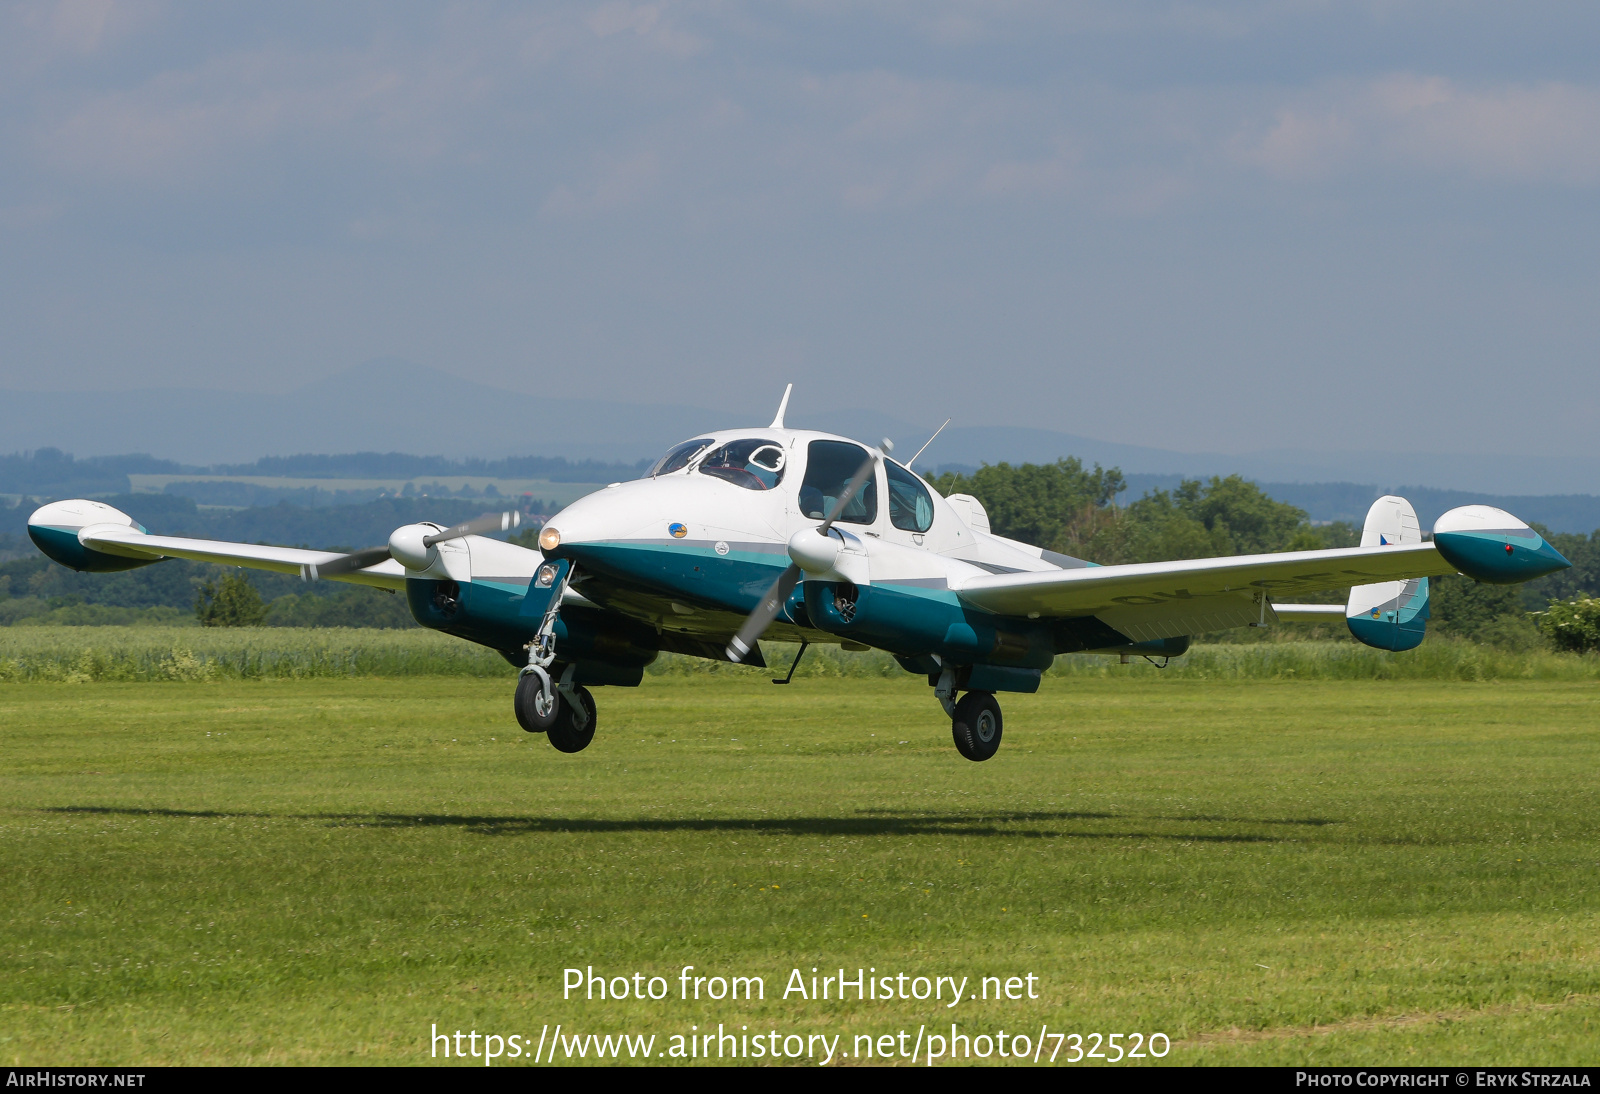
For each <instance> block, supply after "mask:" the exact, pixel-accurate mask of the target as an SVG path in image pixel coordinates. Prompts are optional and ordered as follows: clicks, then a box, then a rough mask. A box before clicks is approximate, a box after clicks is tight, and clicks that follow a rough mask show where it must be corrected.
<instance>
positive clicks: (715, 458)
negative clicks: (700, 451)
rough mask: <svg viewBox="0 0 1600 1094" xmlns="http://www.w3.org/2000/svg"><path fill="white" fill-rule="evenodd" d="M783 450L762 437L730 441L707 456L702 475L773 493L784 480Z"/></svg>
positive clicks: (702, 467) (701, 470) (701, 468)
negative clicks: (772, 490)
mask: <svg viewBox="0 0 1600 1094" xmlns="http://www.w3.org/2000/svg"><path fill="white" fill-rule="evenodd" d="M785 462H786V461H785V459H784V451H783V448H782V447H781V446H780V445H779V444H778V443H777V442H775V441H769V440H765V439H763V438H760V437H749V438H741V439H740V440H737V441H729V442H728V443H726V444H724V445H721V446H719V447H717V448H713V449H712V450H711V451H710V452H708V453H706V456H705V458H704V459H703V460H701V461H700V473H701V474H702V475H710V476H712V477H713V478H718V479H723V480H725V481H727V482H731V483H733V484H734V485H735V486H742V487H744V488H745V489H746V490H771V489H772V488H773V487H774V486H777V485H778V484H779V483H780V482H782V481H783V467H784V463H785Z"/></svg>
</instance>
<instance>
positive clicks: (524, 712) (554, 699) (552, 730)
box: [512, 670, 597, 752]
mask: <svg viewBox="0 0 1600 1094" xmlns="http://www.w3.org/2000/svg"><path fill="white" fill-rule="evenodd" d="M570 675H571V672H570V670H569V671H568V673H566V674H564V678H563V681H562V683H561V684H560V685H559V686H556V687H550V688H546V687H545V685H544V681H543V680H542V679H540V675H539V674H538V673H533V672H525V673H523V674H522V676H521V677H519V678H518V680H517V692H516V697H515V699H514V700H513V703H512V705H513V708H514V709H515V710H516V714H517V724H518V725H520V726H521V727H522V728H523V729H525V730H527V731H528V732H529V733H543V734H544V735H545V738H546V739H547V740H548V741H549V742H550V745H551V747H552V748H554V749H555V750H556V751H557V752H582V751H583V750H584V749H585V748H588V747H589V742H590V741H592V740H594V727H595V723H596V721H597V712H596V710H595V705H594V696H592V695H590V694H589V689H588V688H586V687H584V686H582V685H581V684H579V685H573V684H572V683H571V682H570V681H569V680H568V679H566V678H565V677H570Z"/></svg>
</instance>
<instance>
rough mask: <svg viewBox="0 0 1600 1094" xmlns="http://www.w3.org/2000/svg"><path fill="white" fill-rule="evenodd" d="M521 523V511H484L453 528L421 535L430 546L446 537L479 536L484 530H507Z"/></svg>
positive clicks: (424, 544)
mask: <svg viewBox="0 0 1600 1094" xmlns="http://www.w3.org/2000/svg"><path fill="white" fill-rule="evenodd" d="M521 523H522V514H521V513H485V514H484V515H483V516H481V517H478V518H477V519H475V520H469V521H467V522H466V523H465V524H458V525H456V526H455V527H454V528H446V529H445V530H444V531H442V532H438V533H435V534H434V535H431V536H423V537H422V545H423V546H424V547H432V546H433V545H434V544H435V543H443V542H444V541H445V540H447V539H460V538H461V537H462V536H481V535H483V534H484V533H485V532H509V531H510V530H511V529H513V528H515V527H516V526H517V525H519V524H521Z"/></svg>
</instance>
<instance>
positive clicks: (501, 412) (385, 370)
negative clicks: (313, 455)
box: [0, 359, 1600, 496]
mask: <svg viewBox="0 0 1600 1094" xmlns="http://www.w3.org/2000/svg"><path fill="white" fill-rule="evenodd" d="M779 394H781V393H780V392H778V391H773V392H772V393H771V402H772V405H773V407H776V405H777V400H778V395H779ZM951 409H952V410H955V411H958V410H959V402H958V401H957V397H956V396H954V395H953V396H952V406H951ZM741 419H743V420H744V421H743V423H742V424H746V425H751V426H752V427H753V428H759V427H760V425H762V424H764V423H765V422H767V421H769V420H770V419H771V411H770V410H763V411H761V412H759V413H754V412H750V413H743V414H739V413H729V412H727V411H719V410H711V409H707V408H705V407H697V406H689V405H674V406H663V405H641V404H635V403H626V402H618V401H611V400H604V399H584V398H546V397H543V396H536V395H526V394H521V393H517V392H512V391H506V390H503V389H499V388H494V387H489V386H486V385H483V384H477V383H473V382H471V381H464V380H461V379H458V378H456V377H453V376H450V375H448V374H446V373H444V372H441V371H439V370H437V369H432V368H427V367H425V366H422V365H417V364H413V363H410V362H406V361H398V360H392V359H390V360H379V361H369V362H367V363H365V364H363V365H360V366H357V367H355V368H352V369H347V370H345V371H343V372H340V373H336V374H334V375H332V376H329V377H327V378H325V379H323V380H320V381H318V382H317V383H315V384H311V385H308V386H306V387H302V388H299V389H296V390H294V391H289V392H285V393H281V394H270V395H261V394H243V393H238V392H223V391H203V390H190V389H144V390H134V391H120V392H99V393H68V392H38V391H10V392H6V393H4V397H3V398H0V450H8V451H17V450H25V449H38V448H44V447H51V446H53V447H59V448H62V449H66V450H68V451H72V452H76V453H78V454H79V455H81V456H84V457H88V458H91V459H92V458H94V457H99V456H109V455H113V454H115V453H119V452H150V453H152V454H153V456H152V457H151V458H152V460H153V461H156V462H160V461H170V462H173V463H176V464H178V465H180V466H183V467H202V466H204V467H210V466H213V465H219V464H223V465H234V464H249V463H251V462H253V461H259V460H261V459H263V458H264V457H267V458H280V457H291V456H294V455H295V454H297V453H308V452H373V453H386V452H394V451H403V450H410V451H412V452H419V451H420V452H433V453H437V454H438V455H439V456H441V457H444V458H449V459H457V460H459V459H484V460H497V459H502V458H506V457H523V458H526V457H564V458H565V459H567V460H571V461H583V460H596V461H600V462H603V463H622V464H627V465H632V464H635V463H636V462H638V461H640V460H648V459H653V458H655V457H656V456H658V455H659V454H660V453H661V452H662V451H664V450H665V449H666V448H667V447H668V446H669V445H671V444H672V443H674V442H676V441H679V440H683V439H685V438H687V437H690V436H693V435H694V434H695V433H697V432H703V431H706V430H710V429H717V428H727V427H729V426H736V425H739V424H741ZM788 422H789V424H790V425H794V426H801V427H809V428H817V429H827V430H831V431H835V432H840V433H844V434H847V435H849V436H854V437H859V438H862V439H864V440H877V439H878V438H879V437H883V436H888V437H889V438H891V439H892V440H894V441H895V442H896V443H897V444H898V445H900V449H899V451H900V453H901V454H902V455H903V456H905V457H906V458H909V457H910V456H911V455H912V454H913V453H915V452H916V451H917V449H918V448H919V447H921V445H922V444H923V442H924V441H926V440H927V438H928V436H929V435H930V434H931V433H932V432H933V429H934V427H935V426H937V424H938V423H937V421H935V422H931V423H926V422H924V423H917V422H909V421H905V420H903V419H899V418H896V417H894V416H893V415H890V414H884V413H880V412H877V411H874V410H871V409H864V408H859V407H853V406H840V405H836V401H835V400H834V399H833V397H832V396H830V395H828V394H827V393H824V392H822V391H809V390H807V389H806V388H805V387H804V386H803V385H802V386H801V387H798V388H797V389H796V392H795V396H794V400H793V402H792V404H791V406H790V411H789V415H788ZM1067 455H1075V456H1077V457H1079V458H1080V459H1083V460H1084V461H1085V462H1087V463H1091V464H1093V463H1099V464H1102V465H1103V466H1107V467H1111V466H1116V467H1120V468H1121V469H1122V470H1123V471H1124V472H1125V473H1129V474H1152V475H1173V474H1180V475H1190V476H1194V475H1214V474H1215V475H1228V474H1233V473H1238V474H1242V475H1245V476H1247V477H1249V478H1253V479H1257V480H1259V481H1262V482H1303V483H1317V482H1352V483H1364V482H1373V483H1377V484H1379V485H1380V486H1382V487H1385V488H1386V489H1387V488H1388V487H1391V486H1393V485H1396V484H1399V483H1405V482H1426V483H1431V484H1433V485H1434V487H1435V488H1438V489H1450V490H1463V491H1483V492H1485V493H1489V494H1494V495H1499V496H1544V495H1550V494H1581V493H1590V492H1596V491H1597V490H1600V456H1597V457H1594V458H1589V459H1584V460H1565V459H1556V458H1551V457H1541V456H1525V455H1518V454H1516V453H1510V454H1495V453H1481V452H1467V453H1457V454H1444V455H1440V454H1434V453H1417V452H1400V451H1390V452H1310V451H1296V450H1270V451H1258V452H1245V453H1239V454H1234V455H1228V454H1224V453H1193V452H1177V451H1172V450H1168V449H1162V448H1155V447H1149V446H1141V445H1129V444H1119V443H1116V442H1112V441H1105V440H1101V439H1098V438H1093V437H1083V436H1079V435H1076V434H1072V433H1063V432H1057V431H1053V430H1048V429H1034V428H1014V427H1008V426H972V425H963V424H962V423H961V422H959V421H957V422H953V423H952V424H951V425H950V427H949V428H948V429H946V430H945V431H944V433H942V434H941V435H940V436H939V438H938V439H937V440H936V441H935V442H934V443H933V445H932V446H931V447H930V448H929V449H928V452H927V454H926V456H925V458H924V463H925V464H926V463H931V464H950V463H959V464H969V465H976V464H979V463H984V462H989V463H995V462H999V461H1002V460H1005V461H1010V462H1013V463H1017V462H1035V463H1038V462H1048V461H1050V460H1054V459H1057V458H1058V457H1061V456H1067Z"/></svg>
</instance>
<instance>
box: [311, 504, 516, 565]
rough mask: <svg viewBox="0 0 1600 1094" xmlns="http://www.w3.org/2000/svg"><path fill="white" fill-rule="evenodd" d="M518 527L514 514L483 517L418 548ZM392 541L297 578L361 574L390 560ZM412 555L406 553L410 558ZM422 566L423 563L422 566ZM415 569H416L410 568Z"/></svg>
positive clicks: (432, 537) (429, 538) (434, 536)
mask: <svg viewBox="0 0 1600 1094" xmlns="http://www.w3.org/2000/svg"><path fill="white" fill-rule="evenodd" d="M521 523H522V514H521V513H518V512H508V513H485V514H484V515H483V516H481V517H477V518H475V519H473V520H469V521H464V522H462V523H461V524H458V525H456V526H455V527H453V528H446V529H445V530H444V531H442V532H434V533H432V534H430V535H425V536H423V537H422V540H421V542H422V548H423V551H426V550H427V549H428V548H430V547H432V546H433V545H434V544H435V543H443V542H445V541H446V540H451V539H460V538H461V537H462V536H481V535H483V534H484V533H486V532H508V531H510V530H511V529H513V528H515V527H517V526H518V525H520V524H521ZM393 544H394V537H393V536H391V537H389V542H388V543H386V544H384V545H383V546H382V547H363V548H361V550H359V551H351V552H350V553H349V554H347V555H340V556H339V557H338V558H335V559H330V560H329V561H327V562H321V563H312V564H310V565H307V566H303V567H301V570H300V576H301V577H303V578H305V580H307V581H317V580H320V579H322V578H329V577H337V576H338V575H340V574H349V573H354V572H355V571H357V570H365V569H366V568H367V567H368V566H376V565H377V564H378V563H380V562H382V561H384V560H385V559H389V558H394V557H395V551H394V547H393ZM411 553H412V552H406V554H408V555H409V554H411ZM400 564H401V565H402V566H404V565H405V564H406V559H404V558H402V559H401V560H400ZM425 565H426V563H424V566H425ZM412 568H413V569H417V568H419V567H412Z"/></svg>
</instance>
